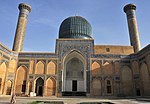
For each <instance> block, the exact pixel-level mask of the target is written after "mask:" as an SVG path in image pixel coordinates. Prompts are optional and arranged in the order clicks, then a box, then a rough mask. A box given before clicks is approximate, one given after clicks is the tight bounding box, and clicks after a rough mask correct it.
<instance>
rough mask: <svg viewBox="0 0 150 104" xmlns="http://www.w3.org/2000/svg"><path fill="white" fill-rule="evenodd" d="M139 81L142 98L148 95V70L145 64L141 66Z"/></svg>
mask: <svg viewBox="0 0 150 104" xmlns="http://www.w3.org/2000/svg"><path fill="white" fill-rule="evenodd" d="M140 72H141V79H142V86H143V94H144V96H149V95H150V79H149V73H148V68H147V65H146V64H145V63H142V64H141V69H140Z"/></svg>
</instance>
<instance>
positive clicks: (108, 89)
mask: <svg viewBox="0 0 150 104" xmlns="http://www.w3.org/2000/svg"><path fill="white" fill-rule="evenodd" d="M106 88H107V93H108V94H110V93H111V82H110V80H107V86H106Z"/></svg>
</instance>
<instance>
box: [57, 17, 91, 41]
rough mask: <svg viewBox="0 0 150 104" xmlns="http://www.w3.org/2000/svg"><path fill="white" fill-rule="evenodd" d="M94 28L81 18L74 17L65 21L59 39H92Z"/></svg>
mask: <svg viewBox="0 0 150 104" xmlns="http://www.w3.org/2000/svg"><path fill="white" fill-rule="evenodd" d="M91 34H92V27H91V25H90V23H89V22H88V21H87V20H86V19H85V18H83V17H81V16H72V17H69V18H67V19H65V20H64V21H63V22H62V23H61V25H60V29H59V38H83V39H88V38H91Z"/></svg>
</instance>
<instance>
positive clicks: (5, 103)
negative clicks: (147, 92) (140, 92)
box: [0, 96, 150, 104]
mask: <svg viewBox="0 0 150 104" xmlns="http://www.w3.org/2000/svg"><path fill="white" fill-rule="evenodd" d="M16 100H17V104H30V103H31V102H34V101H44V102H52V101H58V102H63V103H64V104H80V103H81V102H110V103H114V104H150V99H149V98H138V100H137V99H118V98H108V97H107V98H103V97H93V98H91V97H90V98H89V97H69V96H68V97H59V98H57V97H54V96H53V97H17V98H16ZM9 101H10V96H0V104H9ZM42 104H43V103H42ZM46 104H49V103H46ZM50 104H51V103H50ZM57 104H58V103H57ZM84 104H85V103H84ZM92 104H93V103H92ZM108 104H109V103H108Z"/></svg>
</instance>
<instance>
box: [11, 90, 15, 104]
mask: <svg viewBox="0 0 150 104" xmlns="http://www.w3.org/2000/svg"><path fill="white" fill-rule="evenodd" d="M10 104H16V95H15V93H14V92H13V93H12V96H11V100H10Z"/></svg>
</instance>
